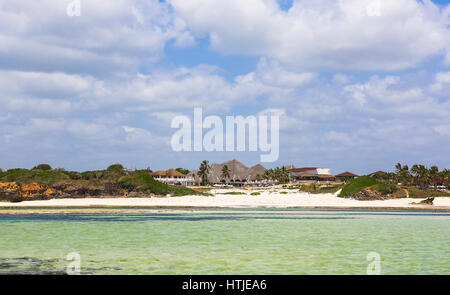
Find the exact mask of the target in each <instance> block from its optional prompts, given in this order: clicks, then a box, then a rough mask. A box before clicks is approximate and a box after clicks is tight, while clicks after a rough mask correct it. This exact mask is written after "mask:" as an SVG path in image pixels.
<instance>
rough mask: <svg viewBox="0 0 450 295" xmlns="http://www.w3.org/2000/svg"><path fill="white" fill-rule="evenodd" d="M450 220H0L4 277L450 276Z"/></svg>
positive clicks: (312, 213)
mask: <svg viewBox="0 0 450 295" xmlns="http://www.w3.org/2000/svg"><path fill="white" fill-rule="evenodd" d="M449 246H450V214H449V213H433V212H419V211H418V212H411V211H377V212H375V211H361V210H359V211H355V210H340V211H333V210H285V211H283V212H280V211H274V210H267V211H264V212H257V211H252V210H242V211H239V212H230V211H223V212H194V213H114V214H103V213H94V214H80V213H73V214H15V215H1V214H0V274H1V273H58V272H64V271H65V269H66V266H67V264H68V263H69V262H68V261H67V260H66V256H67V254H68V253H70V252H78V253H79V254H80V255H81V273H93V274H366V269H367V265H368V263H369V262H368V261H367V254H368V253H369V252H377V253H378V254H379V255H380V258H381V273H382V274H450V251H449Z"/></svg>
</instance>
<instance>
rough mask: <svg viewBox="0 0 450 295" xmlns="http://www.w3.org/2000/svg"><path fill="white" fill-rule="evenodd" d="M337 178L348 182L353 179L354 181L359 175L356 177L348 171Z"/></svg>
mask: <svg viewBox="0 0 450 295" xmlns="http://www.w3.org/2000/svg"><path fill="white" fill-rule="evenodd" d="M335 177H336V178H337V179H339V180H340V181H348V180H351V179H354V178H356V177H358V175H356V174H354V173H351V172H348V171H345V172H343V173H341V174H338V175H335Z"/></svg>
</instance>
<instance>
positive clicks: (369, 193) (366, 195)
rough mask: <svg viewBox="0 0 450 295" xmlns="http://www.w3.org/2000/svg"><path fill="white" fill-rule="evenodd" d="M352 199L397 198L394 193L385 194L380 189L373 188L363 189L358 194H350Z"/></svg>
mask: <svg viewBox="0 0 450 295" xmlns="http://www.w3.org/2000/svg"><path fill="white" fill-rule="evenodd" d="M348 197H349V198H351V199H355V200H359V201H376V200H389V199H395V197H394V196H393V195H392V194H387V195H383V194H382V193H380V192H379V191H376V190H371V189H368V188H366V189H363V190H362V191H360V192H357V193H356V194H353V195H350V196H348Z"/></svg>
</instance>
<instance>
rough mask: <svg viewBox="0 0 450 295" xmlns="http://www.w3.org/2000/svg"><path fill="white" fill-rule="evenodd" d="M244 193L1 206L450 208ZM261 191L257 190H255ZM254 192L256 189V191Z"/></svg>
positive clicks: (448, 204)
mask: <svg viewBox="0 0 450 295" xmlns="http://www.w3.org/2000/svg"><path fill="white" fill-rule="evenodd" d="M232 191H233V192H242V194H239V195H237V194H233V195H227V194H224V193H225V192H230V190H221V189H218V190H214V191H211V193H213V194H214V196H183V197H152V198H78V199H51V200H44V201H24V202H20V203H6V202H5V203H0V208H11V207H17V208H21V207H23V208H29V207H36V208H37V207H211V208H213V207H216V208H289V207H305V208H310V207H323V208H410V209H412V208H428V209H433V208H436V209H448V210H450V197H439V198H435V199H434V205H414V204H411V203H412V202H419V201H421V200H423V199H415V198H402V199H392V200H382V201H358V200H353V199H344V198H339V197H337V194H338V193H334V194H309V193H306V192H290V191H289V190H284V191H285V192H287V193H281V192H282V191H283V190H277V191H260V195H250V194H249V193H250V191H246V190H236V189H233V190H232ZM254 191H258V190H254ZM254 191H253V192H254Z"/></svg>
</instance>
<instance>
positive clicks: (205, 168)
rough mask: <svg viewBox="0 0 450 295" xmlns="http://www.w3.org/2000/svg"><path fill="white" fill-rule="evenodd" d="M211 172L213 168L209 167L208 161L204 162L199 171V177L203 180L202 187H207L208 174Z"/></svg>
mask: <svg viewBox="0 0 450 295" xmlns="http://www.w3.org/2000/svg"><path fill="white" fill-rule="evenodd" d="M210 170H211V166H210V165H209V163H208V161H207V160H204V161H203V162H202V163H201V164H200V168H199V169H198V172H197V175H198V177H200V178H201V179H202V185H206V184H207V183H208V174H209V171H210Z"/></svg>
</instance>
